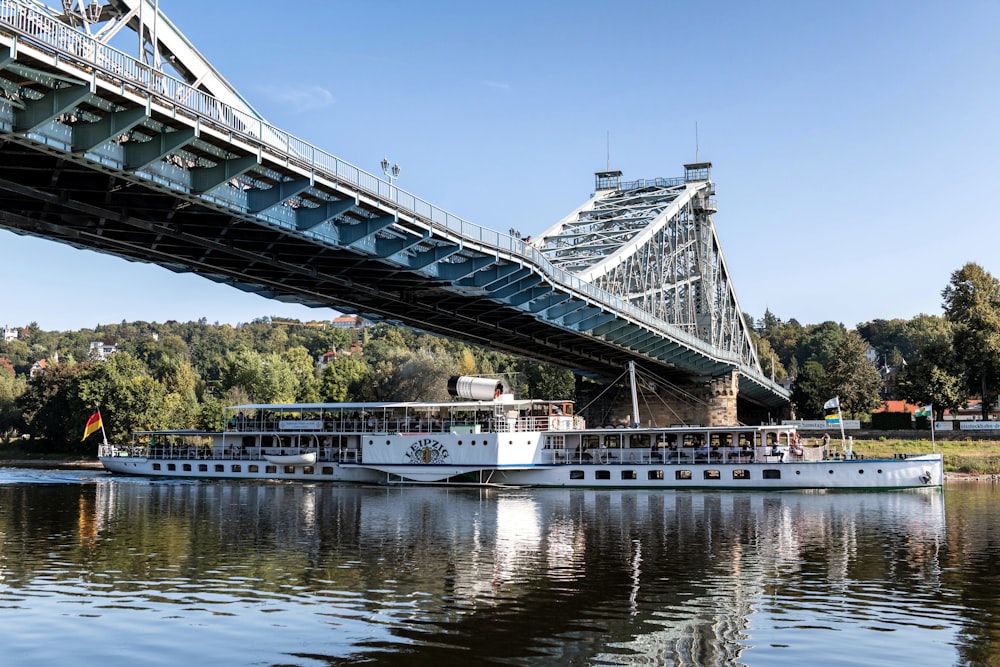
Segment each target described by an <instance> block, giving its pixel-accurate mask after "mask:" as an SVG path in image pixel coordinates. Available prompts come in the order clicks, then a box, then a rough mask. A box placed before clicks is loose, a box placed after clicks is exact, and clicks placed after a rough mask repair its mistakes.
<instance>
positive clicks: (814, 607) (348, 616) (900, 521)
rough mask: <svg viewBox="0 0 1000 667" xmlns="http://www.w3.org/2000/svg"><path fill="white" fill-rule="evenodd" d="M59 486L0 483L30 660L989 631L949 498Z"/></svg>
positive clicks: (641, 651)
mask: <svg viewBox="0 0 1000 667" xmlns="http://www.w3.org/2000/svg"><path fill="white" fill-rule="evenodd" d="M4 472H6V471H0V477H3V475H2V473H4ZM60 475H63V477H61V478H60V477H53V478H51V479H50V480H49V482H48V483H37V482H39V481H43V482H44V475H42V478H43V479H42V480H37V479H36V480H28V481H26V480H24V479H20V480H17V481H16V483H6V484H5V483H0V535H2V538H0V627H3V628H4V630H3V633H4V634H5V635H7V636H6V637H5V643H6V644H7V645H9V646H10V647H11V648H12V650H13V651H14V653H13V654H14V655H23V656H28V657H30V661H31V662H33V663H37V662H42V661H53V662H54V661H55V660H57V659H60V658H62V659H65V657H66V655H72V656H73V658H74V661H75V664H98V663H99V662H106V660H107V658H108V657H109V656H117V657H119V658H121V659H123V660H140V659H141V661H142V662H144V663H146V664H157V663H160V664H176V663H178V662H182V661H185V660H188V661H193V662H196V663H198V664H201V663H208V662H219V663H222V664H302V665H312V664H318V665H324V664H349V663H351V662H358V663H362V662H372V661H374V662H377V663H379V664H390V665H391V664H397V663H399V664H403V663H405V664H407V665H412V664H451V663H453V662H456V661H458V660H462V661H463V662H464V661H468V660H473V659H474V660H476V661H477V662H482V663H487V664H489V663H492V664H554V663H561V664H677V665H696V664H697V665H712V664H718V665H740V664H746V665H774V664H781V663H782V662H795V663H801V662H803V661H808V662H810V663H812V662H815V661H816V656H817V655H822V656H824V660H823V662H824V664H866V665H872V664H879V663H880V662H882V663H884V664H896V663H897V662H898V660H899V658H900V650H901V647H903V646H906V647H908V648H912V647H914V646H919V647H920V656H921V657H922V658H926V661H922V664H942V665H943V664H950V663H957V662H959V661H958V659H957V657H956V653H955V647H954V645H953V644H954V643H955V642H958V641H960V640H958V639H956V637H957V636H962V637H964V639H963V640H961V643H962V644H963V645H966V644H968V645H969V646H974V645H977V644H978V642H979V641H980V637H981V635H982V633H983V631H984V630H989V628H995V625H994V622H993V621H992V620H990V621H988V622H985V623H983V624H982V625H979V626H978V627H970V621H969V620H968V619H969V618H971V617H972V615H971V614H970V613H967V612H966V605H967V604H969V598H965V597H964V596H965V595H968V593H965V592H960V589H962V588H964V587H965V583H966V582H965V581H964V580H963V576H962V574H961V573H957V576H955V575H956V572H955V569H954V566H953V564H952V565H949V562H953V561H954V560H955V559H956V558H971V557H972V556H971V554H959V553H956V552H954V547H949V541H950V540H952V539H954V538H955V537H956V532H958V531H961V532H963V533H964V532H966V530H969V531H970V532H972V531H974V530H975V529H972V528H968V527H966V526H965V525H964V522H963V525H960V526H955V525H953V524H951V523H949V524H946V521H945V511H944V502H943V496H942V495H941V494H940V493H938V492H932V493H917V492H914V493H879V494H833V495H826V494H801V493H707V492H705V493H685V492H677V493H670V492H667V493H664V492H662V491H651V492H643V491H586V490H533V491H516V490H496V489H490V490H478V489H440V488H357V487H337V486H325V485H314V486H310V485H303V484H258V483H205V482H178V481H166V482H155V481H150V480H144V479H124V478H114V479H112V478H108V477H105V476H102V475H98V476H93V477H91V478H88V477H87V476H80V477H79V478H78V479H76V480H75V481H76V482H77V483H68V482H72V481H73V480H67V479H65V474H64V473H60ZM992 555H993V556H994V557H995V554H992ZM988 564H989V563H988V560H983V561H982V562H981V566H982V567H983V575H984V576H989V577H992V576H993V575H992V570H991V569H989V568H988ZM950 568H951V569H950ZM949 575H951V576H949ZM972 595H973V596H974V595H975V593H972ZM987 598H989V599H987ZM975 602H976V606H977V611H978V610H981V609H984V608H988V609H990V611H991V612H992V611H994V609H993V604H994V603H993V602H992V593H989V594H987V593H986V592H985V591H983V592H981V595H980V597H979V598H975ZM42 628H44V633H43V632H42V630H41V629H42ZM990 632H991V631H990ZM52 633H57V634H58V635H59V636H60V637H63V638H64V640H63V641H62V642H60V643H58V644H55V643H53V642H51V641H43V640H42V638H43V636H51V635H52ZM123 637H126V638H127V641H122V639H123ZM846 637H849V638H850V639H849V640H845V638H846ZM74 640H79V641H74ZM68 646H73V649H72V652H71V653H68V652H67V647H68ZM112 647H113V648H112ZM984 650H987V651H988V649H984ZM960 651H964V652H965V653H967V655H966V658H970V656H973V655H975V656H977V657H976V658H975V660H976V661H981V662H982V664H990V658H989V654H988V653H983V652H982V651H979V652H977V650H976V649H973V648H960ZM862 657H863V659H862ZM970 661H971V659H970ZM962 662H963V663H964V662H965V660H963V661H962Z"/></svg>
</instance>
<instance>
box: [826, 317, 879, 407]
mask: <svg viewBox="0 0 1000 667" xmlns="http://www.w3.org/2000/svg"><path fill="white" fill-rule="evenodd" d="M827 381H828V382H829V392H828V393H829V394H830V396H831V397H833V396H839V397H840V406H841V410H842V411H843V412H845V413H847V414H849V415H851V416H852V417H855V418H860V417H861V416H863V415H867V414H869V413H870V412H871V411H872V410H874V409H875V408H876V407H878V404H879V403H881V396H880V393H881V391H880V390H881V389H882V376H881V375H880V374H879V372H878V369H877V368H876V367H875V364H873V363H872V362H871V361H869V359H868V343H867V342H865V340H864V339H863V338H862V337H861V336H860V335H859V334H858V332H857V331H848V332H847V333H845V334H844V337H843V338H842V339H841V341H840V345H838V346H837V351H836V354H835V356H834V360H833V363H832V364H831V365H830V368H829V370H828V373H827Z"/></svg>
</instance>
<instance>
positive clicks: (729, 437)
mask: <svg viewBox="0 0 1000 667" xmlns="http://www.w3.org/2000/svg"><path fill="white" fill-rule="evenodd" d="M732 444H733V434H732V433H713V434H712V446H713V447H731V446H732Z"/></svg>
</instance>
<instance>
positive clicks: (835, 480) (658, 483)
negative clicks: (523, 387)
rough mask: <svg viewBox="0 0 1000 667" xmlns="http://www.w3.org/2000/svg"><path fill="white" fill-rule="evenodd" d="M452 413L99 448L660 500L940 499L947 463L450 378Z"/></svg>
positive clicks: (415, 409)
mask: <svg viewBox="0 0 1000 667" xmlns="http://www.w3.org/2000/svg"><path fill="white" fill-rule="evenodd" d="M449 389H450V390H451V393H452V395H453V396H456V397H457V398H458V399H462V400H456V401H454V402H434V403H422V402H379V403H315V404H312V403H310V404H268V405H263V404H252V405H237V406H233V407H231V408H228V409H227V415H228V420H227V426H226V428H225V429H224V430H223V431H221V432H214V433H210V432H202V431H190V430H173V431H142V432H137V433H135V434H134V435H133V440H132V442H131V443H130V444H128V445H114V444H107V443H105V444H103V445H101V448H100V459H101V462H102V463H103V465H104V467H105V468H106V469H108V470H109V471H111V472H114V473H126V474H133V475H144V476H150V477H199V478H228V479H232V478H243V479H257V480H302V481H314V482H320V481H330V482H354V483H370V484H394V483H395V484H420V483H424V484H474V485H511V486H540V487H588V488H594V487H608V488H663V489H704V488H711V489H908V488H924V487H934V486H940V485H941V484H942V483H943V478H944V472H943V465H942V457H941V455H940V454H918V455H904V456H900V457H897V458H889V459H862V458H856V457H854V456H853V455H851V454H850V453H849V452H840V451H830V450H829V448H827V447H824V446H822V445H816V444H814V445H812V446H809V445H806V444H805V443H803V442H802V441H801V440H800V438H799V436H798V434H797V432H796V430H795V428H794V427H791V426H731V427H699V426H672V427H666V428H645V427H638V426H637V427H632V428H627V427H599V428H589V427H587V425H586V424H585V423H584V421H583V420H582V419H581V418H580V417H579V416H577V415H574V413H573V409H574V404H573V402H572V401H564V400H555V401H553V400H532V399H524V400H519V399H515V398H514V396H513V395H512V394H510V393H507V392H506V391H505V389H504V386H503V384H502V383H500V382H497V381H496V380H487V379H484V378H471V377H457V378H452V379H451V381H450V383H449Z"/></svg>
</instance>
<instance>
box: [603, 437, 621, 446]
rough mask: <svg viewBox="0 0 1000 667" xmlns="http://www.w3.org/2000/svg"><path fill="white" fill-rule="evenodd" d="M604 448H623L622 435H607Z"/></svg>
mask: <svg viewBox="0 0 1000 667" xmlns="http://www.w3.org/2000/svg"><path fill="white" fill-rule="evenodd" d="M604 446H605V447H609V448H610V447H615V448H618V447H621V446H622V437H621V436H620V435H618V434H614V435H606V436H604Z"/></svg>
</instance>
